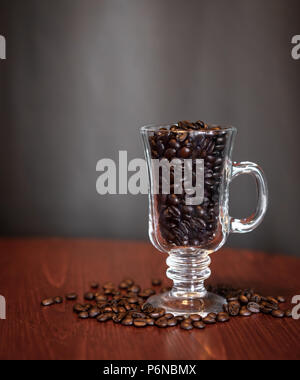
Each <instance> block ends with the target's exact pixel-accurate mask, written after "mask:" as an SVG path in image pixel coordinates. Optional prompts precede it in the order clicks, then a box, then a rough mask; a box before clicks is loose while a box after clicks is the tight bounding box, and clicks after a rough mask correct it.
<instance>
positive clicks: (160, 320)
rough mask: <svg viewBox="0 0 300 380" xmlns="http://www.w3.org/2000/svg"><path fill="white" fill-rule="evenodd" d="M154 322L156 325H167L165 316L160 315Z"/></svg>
mask: <svg viewBox="0 0 300 380" xmlns="http://www.w3.org/2000/svg"><path fill="white" fill-rule="evenodd" d="M154 324H155V326H157V327H167V326H168V320H167V319H166V318H165V317H160V318H158V319H156V321H155V322H154Z"/></svg>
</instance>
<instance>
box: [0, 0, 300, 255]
mask: <svg viewBox="0 0 300 380" xmlns="http://www.w3.org/2000/svg"><path fill="white" fill-rule="evenodd" d="M299 13H300V3H299V0H295V1H293V0H264V1H262V0H235V1H234V0H226V1H224V0H218V1H216V0H213V1H206V0H205V1H201V0H87V1H84V0H26V1H25V0H22V1H21V0H19V1H16V0H9V1H5V0H0V34H3V35H5V37H6V39H7V60H6V61H0V125H1V127H0V144H1V147H0V173H1V178H0V195H1V197H0V233H1V235H3V236H20V235H21V236H83V237H95V236H96V237H105V238H126V239H147V223H146V218H147V198H146V196H142V195H140V196H130V195H127V196H121V195H118V196H99V195H98V194H97V193H96V186H95V184H96V179H97V173H96V170H95V168H96V162H97V161H98V160H99V159H101V158H106V157H109V158H114V159H116V158H117V152H118V150H120V149H122V150H128V151H129V158H130V159H132V158H135V157H142V156H143V152H142V147H141V143H140V140H139V134H138V128H139V126H140V125H143V124H147V123H155V122H171V121H174V120H180V119H190V120H197V119H199V118H201V119H204V120H206V121H209V122H214V123H223V124H233V125H235V126H236V127H238V136H237V139H236V145H235V149H234V159H235V160H251V161H254V162H257V163H259V164H261V166H262V167H263V168H264V170H265V172H266V175H267V178H268V182H269V188H270V206H269V210H268V214H267V216H266V218H265V220H264V223H263V225H262V226H260V227H259V228H258V229H257V230H256V231H254V232H252V233H250V234H247V235H234V236H232V237H231V238H230V240H229V243H228V244H230V245H231V246H236V247H247V248H255V249H263V250H266V251H268V252H282V253H290V254H299V251H298V246H299V235H300V233H299V228H298V225H299V223H298V215H299V211H300V210H299V205H300V201H299V184H300V179H299V167H298V165H299V142H300V113H299V95H300V75H299V73H300V61H294V60H293V59H292V58H291V48H292V45H291V38H292V36H293V35H295V34H300V23H299ZM255 201H256V197H255V186H254V182H253V180H252V179H251V178H247V176H243V178H239V179H237V180H236V181H235V182H234V184H232V186H231V214H232V215H234V216H239V217H243V216H246V215H247V214H249V213H251V212H252V211H253V208H254V205H255Z"/></svg>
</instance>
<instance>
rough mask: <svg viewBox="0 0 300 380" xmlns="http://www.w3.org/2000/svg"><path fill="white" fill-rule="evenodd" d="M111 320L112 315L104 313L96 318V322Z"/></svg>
mask: <svg viewBox="0 0 300 380" xmlns="http://www.w3.org/2000/svg"><path fill="white" fill-rule="evenodd" d="M111 318H112V313H105V314H100V315H99V316H98V317H97V321H98V322H106V321H109V320H110V319H111Z"/></svg>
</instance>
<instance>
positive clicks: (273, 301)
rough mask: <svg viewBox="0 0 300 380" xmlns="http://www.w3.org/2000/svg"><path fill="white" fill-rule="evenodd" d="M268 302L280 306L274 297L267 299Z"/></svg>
mask: <svg viewBox="0 0 300 380" xmlns="http://www.w3.org/2000/svg"><path fill="white" fill-rule="evenodd" d="M267 302H268V303H270V304H272V305H273V306H278V301H277V299H275V298H274V297H267Z"/></svg>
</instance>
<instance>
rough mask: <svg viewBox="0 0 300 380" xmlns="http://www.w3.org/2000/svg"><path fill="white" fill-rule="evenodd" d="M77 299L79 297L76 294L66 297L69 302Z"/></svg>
mask: <svg viewBox="0 0 300 380" xmlns="http://www.w3.org/2000/svg"><path fill="white" fill-rule="evenodd" d="M77 298H78V295H77V294H76V293H69V294H67V295H66V299H67V300H68V301H75V300H77Z"/></svg>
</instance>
